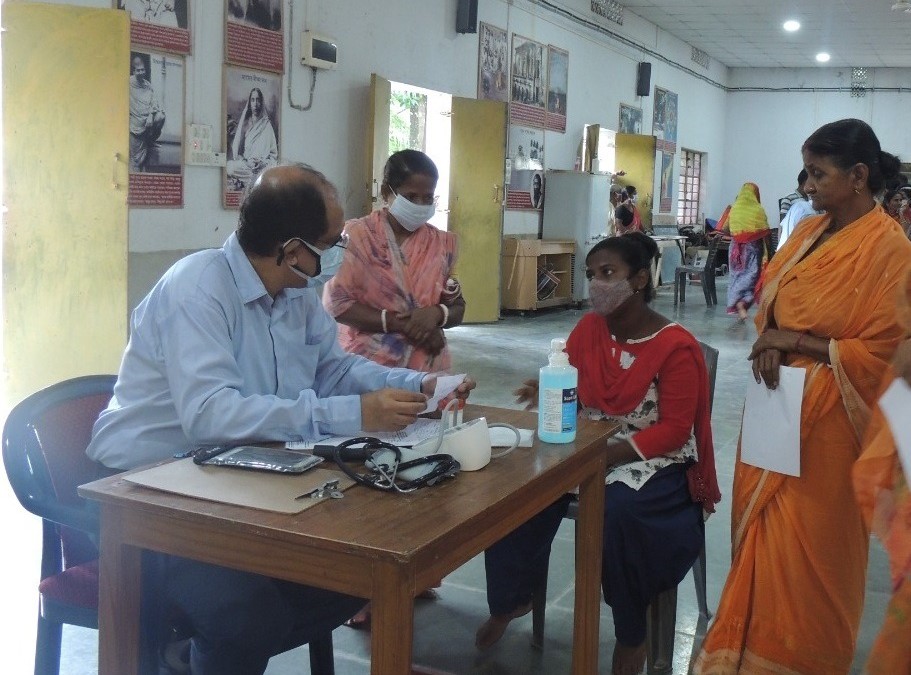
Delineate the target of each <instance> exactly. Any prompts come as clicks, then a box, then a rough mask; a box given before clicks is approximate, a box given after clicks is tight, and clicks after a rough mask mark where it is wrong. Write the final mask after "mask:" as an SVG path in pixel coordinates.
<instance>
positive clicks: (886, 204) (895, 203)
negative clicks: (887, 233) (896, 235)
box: [883, 188, 911, 236]
mask: <svg viewBox="0 0 911 675" xmlns="http://www.w3.org/2000/svg"><path fill="white" fill-rule="evenodd" d="M883 208H884V209H885V210H886V213H888V214H889V215H890V216H892V219H893V220H895V222H896V223H898V224H899V226H900V227H901V228H902V230H904V232H905V234H906V235H908V236H911V206H909V204H908V199H907V197H906V196H905V193H904V192H902V190H901V188H894V189H892V190H886V192H885V194H884V195H883Z"/></svg>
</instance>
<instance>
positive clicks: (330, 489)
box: [294, 479, 345, 499]
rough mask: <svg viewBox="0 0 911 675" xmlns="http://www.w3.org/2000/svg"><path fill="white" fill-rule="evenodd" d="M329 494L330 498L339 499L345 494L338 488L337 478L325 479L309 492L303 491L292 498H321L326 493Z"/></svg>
mask: <svg viewBox="0 0 911 675" xmlns="http://www.w3.org/2000/svg"><path fill="white" fill-rule="evenodd" d="M327 494H328V495H329V496H330V497H331V498H332V499H341V498H342V497H344V496H345V494H344V493H343V492H342V491H341V490H339V489H338V480H337V479H336V480H327V481H326V482H325V483H323V484H322V485H320V486H319V487H317V488H313V489H312V490H310V492H305V493H304V494H302V495H298V496H297V497H295V498H294V499H305V498H307V497H309V498H310V499H323V498H324V497H325V496H326V495H327Z"/></svg>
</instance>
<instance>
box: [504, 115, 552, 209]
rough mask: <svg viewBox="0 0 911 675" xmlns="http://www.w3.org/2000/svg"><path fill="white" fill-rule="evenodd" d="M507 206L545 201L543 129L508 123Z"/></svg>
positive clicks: (539, 205) (538, 205)
mask: <svg viewBox="0 0 911 675" xmlns="http://www.w3.org/2000/svg"><path fill="white" fill-rule="evenodd" d="M509 166H510V171H509V185H507V186H506V208H507V209H540V208H542V207H543V205H544V130H543V129H533V128H530V127H520V126H517V125H514V124H511V125H509Z"/></svg>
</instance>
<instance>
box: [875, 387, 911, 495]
mask: <svg viewBox="0 0 911 675" xmlns="http://www.w3.org/2000/svg"><path fill="white" fill-rule="evenodd" d="M879 407H880V409H881V410H882V411H883V415H884V416H885V417H886V421H887V422H888V423H889V429H890V430H891V431H892V437H893V438H894V439H895V445H896V447H897V448H898V458H899V460H901V464H902V470H903V471H904V472H905V477H906V478H908V479H909V480H911V416H909V413H911V387H909V386H908V383H907V382H905V380H904V379H903V378H901V377H899V378H897V379H896V380H895V381H894V382H893V383H892V384H891V385H889V388H888V389H886V391H885V392H884V393H883V395H882V396H881V397H880V399H879Z"/></svg>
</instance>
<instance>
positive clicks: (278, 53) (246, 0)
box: [225, 0, 285, 73]
mask: <svg viewBox="0 0 911 675" xmlns="http://www.w3.org/2000/svg"><path fill="white" fill-rule="evenodd" d="M226 2H227V7H226V9H225V17H226V21H225V61H226V62H228V63H230V64H233V65H236V66H246V67H248V68H259V69H261V70H268V71H270V72H273V73H283V72H285V58H284V32H283V31H282V20H283V15H282V8H283V5H282V0H226Z"/></svg>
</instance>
